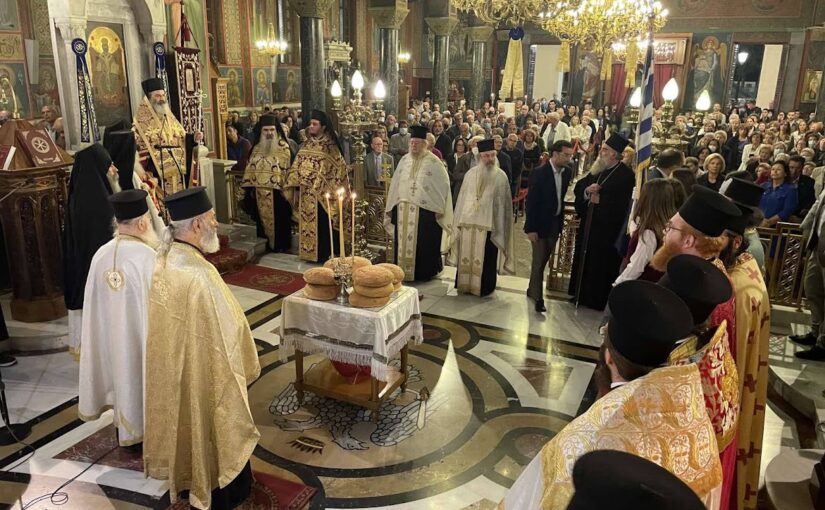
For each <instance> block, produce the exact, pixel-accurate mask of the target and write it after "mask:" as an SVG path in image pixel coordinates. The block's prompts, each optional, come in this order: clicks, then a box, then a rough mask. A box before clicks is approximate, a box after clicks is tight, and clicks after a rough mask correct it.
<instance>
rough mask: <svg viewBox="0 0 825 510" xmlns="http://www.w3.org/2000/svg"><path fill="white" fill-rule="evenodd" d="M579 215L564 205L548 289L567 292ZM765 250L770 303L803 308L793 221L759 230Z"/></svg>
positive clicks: (801, 255)
mask: <svg viewBox="0 0 825 510" xmlns="http://www.w3.org/2000/svg"><path fill="white" fill-rule="evenodd" d="M578 228H579V218H578V217H577V216H576V211H575V210H574V209H573V204H572V203H569V202H568V203H566V204H565V207H564V225H563V227H562V231H561V234H560V235H559V241H558V242H557V243H556V249H555V251H554V252H553V255H552V256H551V258H550V264H549V265H550V269H549V275H548V278H547V290H549V291H551V292H559V293H567V289H568V286H569V284H570V278H571V272H572V268H573V259H574V257H575V251H576V233H577V231H578ZM759 239H760V241H762V246H763V248H764V250H765V269H766V272H767V275H766V281H765V283H766V285H767V287H768V295H769V296H770V299H771V304H773V305H785V306H792V307H795V308H797V309H800V310H801V309H802V308H803V306H804V300H803V293H804V289H803V285H802V282H803V279H804V275H805V262H806V257H805V239H804V236H803V234H802V229H801V228H800V226H799V224H796V223H779V224H777V226H776V227H775V228H769V229H763V228H760V229H759Z"/></svg>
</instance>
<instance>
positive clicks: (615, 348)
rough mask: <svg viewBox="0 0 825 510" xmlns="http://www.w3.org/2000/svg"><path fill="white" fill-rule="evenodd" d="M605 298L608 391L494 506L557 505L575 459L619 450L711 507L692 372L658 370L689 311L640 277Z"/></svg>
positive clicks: (713, 458)
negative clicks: (655, 468)
mask: <svg viewBox="0 0 825 510" xmlns="http://www.w3.org/2000/svg"><path fill="white" fill-rule="evenodd" d="M608 301H609V306H610V319H609V321H608V325H607V333H606V335H605V346H604V349H605V351H604V357H605V361H606V363H607V366H608V367H609V369H610V374H611V379H612V383H611V386H612V387H613V388H614V389H612V390H611V391H610V392H609V393H608V394H607V395H605V396H604V397H602V398H600V399H599V400H597V401H596V402H595V403H594V404H593V405H592V406H591V407H590V409H588V410H587V411H586V412H585V413H584V414H582V415H581V416H579V417H578V418H576V419H575V420H573V421H572V422H570V423H569V424H568V425H567V426H566V427H564V429H562V430H561V432H559V433H558V434H557V435H556V436H555V437H554V438H553V439H552V440H550V442H549V443H547V444H546V445H545V446H544V448H542V450H541V452H540V453H539V454H538V455H537V456H536V457H535V458H534V459H533V460H532V461H531V462H530V464H528V466H527V467H526V468H525V469H524V471H523V472H522V473H521V475H520V476H519V478H518V480H516V482H515V484H513V486H512V487H511V489H510V491H509V492H508V493H507V496H506V497H505V499H504V501H502V503H501V505H500V506H499V508H506V509H508V510H511V509H512V510H515V509H518V510H530V509H538V508H541V509H544V510H547V509H550V510H564V509H565V508H567V504H568V502H569V501H570V497H571V495H572V493H573V485H572V483H571V474H572V471H573V465H574V464H575V462H576V460H577V459H578V458H579V457H581V456H582V455H584V454H586V453H588V452H591V451H595V450H619V451H624V452H628V453H632V454H634V455H638V456H640V457H643V458H646V459H648V460H651V461H653V462H655V463H657V464H659V465H660V466H662V467H663V468H665V469H667V470H668V471H670V472H671V473H673V474H674V475H676V476H678V477H679V478H680V479H681V480H682V481H683V482H685V483H686V484H687V485H688V486H690V488H691V489H693V491H694V492H695V493H696V494H697V495H698V496H699V497H700V498H701V499H702V501H703V503H704V504H705V506H706V507H707V508H709V509H714V510H715V509H716V508H718V505H719V494H720V490H721V484H722V470H721V466H720V464H719V451H718V450H717V448H716V440H715V438H714V433H713V426H712V425H711V423H710V419H709V418H708V414H707V411H706V410H705V402H704V397H703V394H702V382H701V379H700V377H699V370H698V369H697V368H696V366H695V365H685V366H676V367H662V368H658V367H661V365H662V364H664V363H665V362H666V361H667V358H668V355H669V354H670V352H671V351H672V350H673V347H674V345H675V343H676V341H678V340H680V339H683V338H685V337H687V336H688V335H689V334H690V331H691V329H692V328H693V320H692V318H691V313H690V310H689V309H688V307H687V305H686V304H685V303H684V302H683V301H682V300H681V299H679V297H678V296H676V295H675V294H674V293H673V292H672V291H670V290H668V289H666V288H664V287H662V286H660V285H657V284H655V283H651V282H645V281H640V280H634V281H628V282H624V283H621V284H619V285H617V286H616V287H614V288H613V290H612V292H611V293H610V297H609V299H608Z"/></svg>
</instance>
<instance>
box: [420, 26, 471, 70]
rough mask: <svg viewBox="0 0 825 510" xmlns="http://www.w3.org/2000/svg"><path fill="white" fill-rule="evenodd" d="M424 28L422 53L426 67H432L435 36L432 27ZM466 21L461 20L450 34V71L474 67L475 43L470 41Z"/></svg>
mask: <svg viewBox="0 0 825 510" xmlns="http://www.w3.org/2000/svg"><path fill="white" fill-rule="evenodd" d="M422 25H423V27H424V35H425V37H422V38H421V44H422V48H421V53H422V55H424V63H425V66H426V67H432V65H433V60H434V59H435V34H433V33H432V32H430V27H429V25H427V24H426V23H423V24H422ZM468 28H469V27H468V26H467V22H466V20H464V19H462V18H459V22H458V25H456V27H455V30H453V33H452V34H450V49H449V50H448V51H449V55H450V71H452V70H454V69H471V68H472V67H473V42H472V40H471V39H470V34H469V32H468Z"/></svg>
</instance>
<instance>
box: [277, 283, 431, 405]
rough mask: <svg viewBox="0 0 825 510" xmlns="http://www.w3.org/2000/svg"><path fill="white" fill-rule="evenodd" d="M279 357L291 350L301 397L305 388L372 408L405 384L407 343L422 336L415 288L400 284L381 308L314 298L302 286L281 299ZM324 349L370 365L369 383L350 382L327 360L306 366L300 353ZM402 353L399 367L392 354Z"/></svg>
mask: <svg viewBox="0 0 825 510" xmlns="http://www.w3.org/2000/svg"><path fill="white" fill-rule="evenodd" d="M281 317H282V318H281V347H280V353H281V360H283V361H287V360H288V359H289V356H292V355H293V354H294V355H295V383H294V385H295V390H296V392H297V394H298V400H299V402H301V403H303V400H304V392H305V391H309V392H312V393H315V394H316V395H321V396H325V397H329V398H334V399H336V400H341V401H344V402H349V403H351V404H354V405H357V406H361V407H366V408H367V409H370V410H371V411H372V419H373V421H377V420H378V409H379V408H380V406H381V403H382V402H383V401H384V400H386V399H387V397H389V396H390V395H392V393H393V392H394V391H395V390H396V388H399V387H400V388H401V389H402V390H404V389H406V384H407V373H408V370H407V358H408V348H409V345H410V344H413V345H416V344H420V343H421V342H422V341H423V339H424V333H423V324H422V321H421V311H420V307H419V304H418V291H417V290H416V289H414V288H411V287H402V288H401V289H399V290H398V291H396V292H395V293H394V294H393V296H392V298H391V299H390V302H389V303H387V304H386V305H385V306H383V307H381V308H366V309H365V308H355V307H352V306H348V305H340V304H338V303H336V302H334V301H315V300H312V299H309V298H307V297H306V296H305V295H304V293H303V291H299V292H296V293H295V294H292V295H290V296H288V297H287V298H285V299H284V304H283V308H282V313H281ZM319 352H322V353H324V354H326V356H327V357H328V358H329V360H332V361H338V362H342V363H348V364H351V365H358V366H364V367H369V368H370V372H371V373H370V380H369V384H367V382H364V383H360V384H359V383H356V384H350V383H349V382H348V381H346V380H345V379H344V377H342V376H340V375H338V374H337V373H336V372H335V371H334V369H333V368H332V367H331V366H330V365H331V363H330V361H325V362H323V363H319V364H317V365H314V366H313V367H311V368H310V369H309V370H307V371H306V372H304V356H305V355H307V354H313V353H319ZM399 354H400V356H401V366H400V369H396V368H395V367H392V366H390V364H389V363H390V360H392V359H393V358H394V357H395V356H396V355H399Z"/></svg>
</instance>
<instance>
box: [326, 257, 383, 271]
mask: <svg viewBox="0 0 825 510" xmlns="http://www.w3.org/2000/svg"><path fill="white" fill-rule="evenodd" d="M340 259H341V257H335V258H333V259H329V260H327V261H326V262H324V267H326V268H329V269H335V266H336V264H338V261H339V260H340ZM344 263H345V264H352V270H353V271H354V270H356V269H359V268H362V267H366V266H371V265H372V262H370V260H369V259H365V258H364V257H344Z"/></svg>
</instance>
